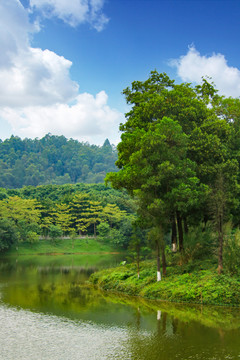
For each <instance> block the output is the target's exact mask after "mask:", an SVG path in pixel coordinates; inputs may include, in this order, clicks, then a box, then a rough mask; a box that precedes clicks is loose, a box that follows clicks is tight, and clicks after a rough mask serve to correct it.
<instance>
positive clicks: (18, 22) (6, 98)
mask: <svg viewBox="0 0 240 360" xmlns="http://www.w3.org/2000/svg"><path fill="white" fill-rule="evenodd" d="M0 24H1V25H0V48H1V57H0V106H11V107H19V106H29V105H49V104H52V103H55V102H63V101H70V100H72V98H74V97H75V96H76V95H77V93H78V85H77V84H76V83H75V82H74V81H72V80H71V79H70V76H69V69H70V67H71V65H72V63H71V61H69V60H67V59H65V58H64V57H62V56H59V55H57V54H55V53H54V52H52V51H49V50H44V51H43V50H42V49H36V48H32V47H31V46H30V44H29V34H30V33H33V32H34V31H37V28H36V26H35V25H32V24H31V23H30V22H29V19H28V12H27V10H25V9H24V8H23V6H22V5H21V3H20V2H19V1H18V0H5V1H4V2H0Z"/></svg>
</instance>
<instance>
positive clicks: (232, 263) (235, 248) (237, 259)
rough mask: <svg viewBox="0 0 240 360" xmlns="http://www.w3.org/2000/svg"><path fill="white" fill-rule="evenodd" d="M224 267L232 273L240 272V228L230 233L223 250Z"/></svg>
mask: <svg viewBox="0 0 240 360" xmlns="http://www.w3.org/2000/svg"><path fill="white" fill-rule="evenodd" d="M223 264H224V268H225V269H226V271H227V272H229V273H230V274H231V275H235V274H236V275H237V274H240V230H239V229H237V230H236V231H235V232H234V233H232V234H228V235H227V236H226V238H225V244H224V251H223Z"/></svg>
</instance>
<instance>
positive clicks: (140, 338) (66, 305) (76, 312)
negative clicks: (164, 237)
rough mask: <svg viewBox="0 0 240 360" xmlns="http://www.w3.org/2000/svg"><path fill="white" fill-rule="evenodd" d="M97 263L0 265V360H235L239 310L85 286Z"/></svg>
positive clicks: (100, 261)
mask: <svg viewBox="0 0 240 360" xmlns="http://www.w3.org/2000/svg"><path fill="white" fill-rule="evenodd" d="M120 261H121V258H119V257H117V256H113V255H104V256H97V255H94V256H83V255H82V256H80V255H79V256H48V257H45V256H36V257H32V258H29V257H26V258H24V257H19V258H16V259H11V260H9V259H1V260H0V299H1V300H0V323H1V327H0V359H3V360H10V359H31V360H35V359H37V360H39V359H41V360H44V359H52V360H55V359H63V360H68V359H69V360H70V359H71V360H74V359H81V360H88V359H89V360H92V359H96V360H104V359H121V360H125V359H126V360H127V359H136V360H148V359H149V360H150V359H151V360H155V359H156V360H158V359H159V360H165V359H166V360H171V359H181V360H183V359H216V360H221V359H240V310H239V309H236V308H235V309H231V308H224V307H206V306H204V307H201V306H190V305H184V306H183V305H181V304H167V303H163V302H149V301H144V300H143V299H142V300H141V299H134V298H130V297H125V296H116V295H113V294H111V293H109V292H101V291H99V290H97V289H93V288H92V287H91V286H88V285H87V284H86V280H87V279H88V277H89V275H90V274H91V273H92V272H93V271H96V270H97V269H100V268H103V267H106V266H109V265H114V264H119V262H120Z"/></svg>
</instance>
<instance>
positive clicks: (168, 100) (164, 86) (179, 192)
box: [106, 71, 240, 251]
mask: <svg viewBox="0 0 240 360" xmlns="http://www.w3.org/2000/svg"><path fill="white" fill-rule="evenodd" d="M123 94H124V95H125V97H126V101H127V103H128V104H129V105H132V109H131V110H130V111H129V112H128V113H127V114H126V122H125V123H124V124H121V125H120V130H121V131H122V132H123V133H122V136H121V142H120V143H119V145H118V160H117V163H116V164H117V166H118V167H119V169H120V171H119V172H118V173H110V174H108V175H107V177H106V182H111V184H112V186H113V187H114V188H125V189H127V191H128V192H129V193H130V194H131V195H133V196H135V197H137V198H138V199H139V202H138V204H139V211H140V212H141V213H142V214H143V216H144V217H145V218H147V219H148V222H149V224H150V227H152V228H153V230H152V232H150V234H152V236H153V237H154V238H157V236H156V233H158V234H160V233H161V231H163V230H164V229H165V230H166V231H167V229H168V228H169V225H170V226H173V225H175V224H176V222H175V219H176V220H177V230H178V231H177V232H178V238H179V249H180V251H183V250H184V244H183V234H184V231H183V225H184V229H185V232H187V231H188V226H187V225H188V223H187V221H188V218H193V216H192V214H193V213H194V212H196V211H197V212H198V215H199V220H200V219H202V218H206V216H207V212H208V210H207V203H208V197H209V196H210V195H209V194H210V193H211V186H212V184H214V183H216V181H217V178H218V173H217V171H216V169H217V168H218V167H225V165H226V164H227V162H228V161H230V162H231V164H232V169H233V168H234V164H235V160H234V156H235V154H234V152H233V151H232V150H231V146H230V143H231V139H232V138H233V134H235V130H234V129H233V125H232V124H231V121H229V120H228V122H227V121H226V120H225V119H223V114H225V113H226V110H222V109H221V106H222V105H221V104H223V103H224V104H225V105H226V101H224V100H223V99H222V98H220V97H219V96H218V95H217V90H216V89H215V88H214V85H213V84H210V83H209V82H208V81H207V80H206V79H203V81H202V84H201V85H197V86H196V87H193V86H192V85H191V84H186V83H183V84H179V85H178V84H175V82H174V81H173V80H171V79H170V78H169V77H168V76H167V75H166V74H158V73H157V72H156V71H153V72H151V74H150V77H149V79H148V80H146V81H144V82H140V81H134V82H133V83H132V87H131V88H129V87H128V88H126V89H125V90H124V91H123ZM228 103H229V104H231V106H232V109H233V108H234V111H232V113H233V112H234V116H235V118H236V119H238V121H239V116H238V115H239V113H240V112H238V111H236V107H235V105H236V102H234V106H233V104H232V102H231V101H230V102H228ZM209 104H210V105H211V106H209ZM216 109H218V112H217V110H216ZM221 110H222V111H221ZM219 114H220V116H219ZM228 118H229V113H228ZM234 136H235V135H234ZM234 139H236V137H234ZM235 165H236V164H235ZM235 170H236V167H235ZM236 171H238V170H236ZM235 175H236V172H235ZM235 175H234V176H235ZM234 179H235V178H234ZM224 181H225V182H227V188H232V189H233V188H234V185H233V183H234V182H235V185H236V181H235V180H234V181H233V182H231V181H230V182H229V181H227V177H226V180H224ZM235 189H236V186H235ZM234 193H236V191H235V190H234ZM229 196H230V195H229ZM226 201H227V202H228V203H230V197H228V200H226ZM199 210H200V211H199ZM208 218H209V215H208ZM161 229H162V230H161ZM175 230H176V227H175V228H174V230H173V231H175ZM174 236H175V234H173V237H174ZM159 238H160V235H159ZM174 241H175V240H174ZM155 243H156V245H157V246H158V243H157V242H156V241H155ZM175 243H176V241H175ZM163 249H164V246H163Z"/></svg>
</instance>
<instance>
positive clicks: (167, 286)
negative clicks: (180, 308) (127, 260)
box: [89, 262, 240, 308]
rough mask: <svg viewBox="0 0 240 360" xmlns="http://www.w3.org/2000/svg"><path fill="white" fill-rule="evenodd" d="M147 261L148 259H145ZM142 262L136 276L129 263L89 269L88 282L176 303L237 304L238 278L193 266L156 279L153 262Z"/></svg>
mask: <svg viewBox="0 0 240 360" xmlns="http://www.w3.org/2000/svg"><path fill="white" fill-rule="evenodd" d="M147 265H149V262H148V263H147ZM147 265H146V264H142V269H141V272H142V275H141V272H140V278H139V279H138V277H137V272H136V265H135V264H129V265H127V266H121V267H117V268H112V269H106V270H101V271H99V272H95V273H93V274H92V275H91V276H90V278H89V282H90V283H91V284H92V285H94V286H97V287H98V288H99V289H102V290H104V291H110V292H114V293H119V294H123V295H130V296H134V297H135V296H136V297H139V298H142V299H146V300H153V301H160V302H170V303H177V304H192V305H200V306H201V305H202V306H203V305H213V306H225V307H231V308H239V307H240V291H239V289H240V279H238V278H237V277H233V276H232V277H231V276H229V275H227V274H225V275H218V274H217V271H216V270H213V269H207V270H200V271H198V270H195V271H193V272H191V273H183V274H181V273H180V274H179V273H178V274H176V273H174V270H175V269H171V268H169V269H168V271H169V274H168V275H167V276H166V277H163V279H162V280H161V281H159V282H157V281H156V271H155V268H154V269H153V266H152V267H151V266H150V265H149V267H148V266H147Z"/></svg>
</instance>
